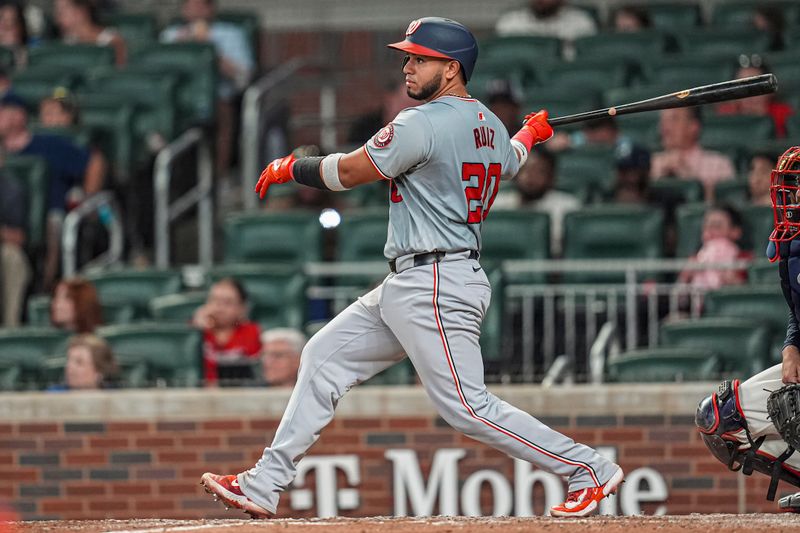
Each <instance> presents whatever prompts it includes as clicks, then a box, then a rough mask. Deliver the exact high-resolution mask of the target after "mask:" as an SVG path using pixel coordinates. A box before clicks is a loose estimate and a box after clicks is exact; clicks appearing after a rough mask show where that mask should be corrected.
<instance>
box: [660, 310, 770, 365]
mask: <svg viewBox="0 0 800 533" xmlns="http://www.w3.org/2000/svg"><path fill="white" fill-rule="evenodd" d="M660 338H661V342H660V344H661V345H663V346H667V347H673V348H698V349H705V350H709V351H712V352H714V354H715V355H716V356H717V358H718V359H719V361H720V367H721V371H722V372H725V373H734V374H736V375H740V376H741V377H742V378H745V377H747V376H752V375H753V374H755V373H756V372H759V371H761V370H763V369H764V368H766V367H767V365H768V364H769V362H770V360H771V356H770V346H769V341H770V337H769V330H768V328H767V326H766V325H764V324H760V323H754V322H753V320H752V319H743V318H727V317H726V318H719V317H713V318H700V319H694V320H682V321H679V322H672V323H668V324H664V325H662V326H661V330H660Z"/></svg>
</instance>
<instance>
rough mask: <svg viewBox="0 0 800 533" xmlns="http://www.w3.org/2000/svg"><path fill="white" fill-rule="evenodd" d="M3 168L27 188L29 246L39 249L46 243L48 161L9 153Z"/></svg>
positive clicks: (31, 248) (29, 247)
mask: <svg viewBox="0 0 800 533" xmlns="http://www.w3.org/2000/svg"><path fill="white" fill-rule="evenodd" d="M3 168H4V170H5V171H6V172H7V173H8V175H9V176H11V177H13V178H14V179H15V180H17V181H18V182H19V183H21V184H22V185H23V186H24V188H25V193H26V195H27V198H28V227H27V247H28V249H30V250H37V251H38V250H39V249H40V248H41V247H42V246H43V245H44V233H45V215H46V213H45V206H46V205H47V180H48V177H47V162H46V161H45V160H44V159H43V158H41V157H38V156H33V155H9V156H6V158H5V161H4V164H3Z"/></svg>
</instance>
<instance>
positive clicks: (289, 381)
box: [261, 328, 307, 387]
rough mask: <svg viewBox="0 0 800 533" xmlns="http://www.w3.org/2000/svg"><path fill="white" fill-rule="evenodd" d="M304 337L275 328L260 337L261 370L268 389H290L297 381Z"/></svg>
mask: <svg viewBox="0 0 800 533" xmlns="http://www.w3.org/2000/svg"><path fill="white" fill-rule="evenodd" d="M306 341H307V339H306V336H305V335H303V334H302V333H301V332H300V331H298V330H296V329H292V328H275V329H271V330H269V331H265V332H264V333H263V334H262V335H261V345H262V348H261V368H262V376H261V377H262V378H263V380H264V383H266V384H267V385H269V386H270V387H292V386H294V384H295V382H296V381H297V369H298V368H300V354H302V353H303V347H304V346H305V345H306Z"/></svg>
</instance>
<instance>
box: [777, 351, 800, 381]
mask: <svg viewBox="0 0 800 533" xmlns="http://www.w3.org/2000/svg"><path fill="white" fill-rule="evenodd" d="M782 355H783V363H782V364H781V379H782V381H783V382H784V383H800V350H798V348H797V346H792V345H789V346H787V347H786V348H784V349H783V353H782Z"/></svg>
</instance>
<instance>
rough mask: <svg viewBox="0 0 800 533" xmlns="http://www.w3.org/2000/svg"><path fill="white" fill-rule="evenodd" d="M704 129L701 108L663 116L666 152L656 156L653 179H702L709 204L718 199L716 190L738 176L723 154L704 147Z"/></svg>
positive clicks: (662, 126) (691, 108) (654, 158)
mask: <svg viewBox="0 0 800 533" xmlns="http://www.w3.org/2000/svg"><path fill="white" fill-rule="evenodd" d="M702 128H703V125H702V121H701V117H700V108H699V107H679V108H676V109H665V110H664V111H662V112H661V117H660V121H659V130H660V132H661V146H662V147H663V151H661V152H657V153H656V154H655V155H654V156H653V160H652V168H651V171H650V173H651V178H653V179H654V180H658V179H663V178H667V177H674V178H678V179H698V180H700V182H701V183H702V184H703V187H704V189H705V198H706V201H708V202H710V201H712V200H713V199H714V186H715V185H716V184H717V183H719V182H720V181H725V180H729V179H732V178H733V177H734V175H735V170H734V167H733V163H732V162H731V160H730V159H728V157H727V156H725V155H724V154H721V153H719V152H714V151H711V150H706V149H704V148H703V147H701V146H700V133H701V131H702Z"/></svg>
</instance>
